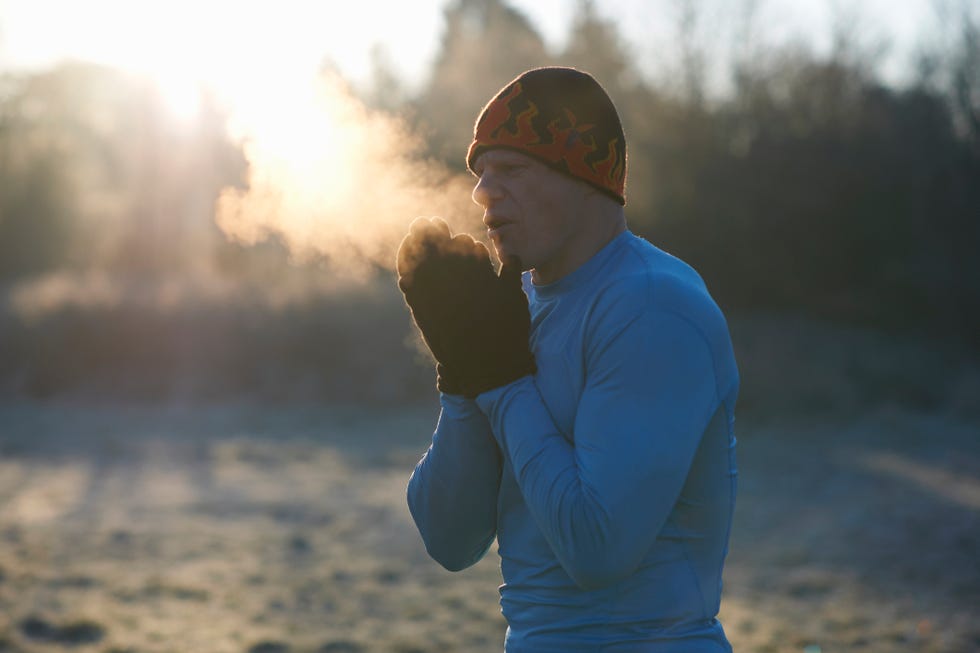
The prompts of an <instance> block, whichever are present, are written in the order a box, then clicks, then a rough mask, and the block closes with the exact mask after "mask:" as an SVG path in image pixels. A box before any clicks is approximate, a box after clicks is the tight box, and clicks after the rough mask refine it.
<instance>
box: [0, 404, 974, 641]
mask: <svg viewBox="0 0 980 653" xmlns="http://www.w3.org/2000/svg"><path fill="white" fill-rule="evenodd" d="M436 410H437V408H436V406H435V405H434V404H432V405H430V404H422V405H412V406H402V407H389V408H387V409H384V410H380V409H378V408H377V407H370V406H368V407H363V406H362V407H358V406H338V407H324V406H321V407H315V408H310V407H298V406H295V405H282V406H268V405H265V406H249V405H246V404H234V405H221V406H206V407H201V406H197V407H189V406H182V407H181V406H168V407H161V406H135V405H131V404H130V405H119V404H115V405H113V404H102V405H96V404H92V403H71V402H64V401H62V402H46V403H38V402H8V403H6V404H2V405H0V652H11V651H20V652H25V653H27V652H38V653H42V652H43V653H54V652H55V651H63V650H68V649H70V650H73V651H78V652H80V653H88V652H97V653H123V652H132V653H154V652H160V653H163V652H174V653H188V652H192V653H193V652H199V651H200V652H204V653H225V652H228V653H287V652H288V653H313V652H317V653H327V652H333V653H342V652H347V653H352V652H356V651H364V652H372V653H373V652H375V651H378V652H382V653H384V652H392V653H409V652H412V651H418V652H423V651H425V652H428V651H431V652H452V651H457V652H464V651H465V652H474V653H480V652H498V653H499V652H500V651H501V650H502V646H501V644H502V638H503V632H504V627H505V626H504V622H503V619H502V618H501V616H500V611H499V606H498V604H497V598H498V597H497V586H498V585H499V583H500V577H499V568H498V564H499V561H498V558H497V556H496V554H495V552H494V551H493V550H491V552H490V553H489V554H488V555H487V557H486V558H485V559H484V560H483V561H482V562H480V563H479V564H478V565H476V566H475V567H473V568H471V569H468V570H466V571H463V572H460V573H450V572H447V571H444V570H442V569H441V568H439V567H438V566H437V565H436V564H435V563H433V562H432V561H431V560H429V559H428V558H427V556H426V554H425V552H424V550H423V548H422V546H421V543H420V541H419V538H418V535H417V533H416V531H415V529H414V526H413V525H412V522H411V519H410V516H409V514H408V510H407V507H406V505H405V500H404V491H405V484H406V481H407V479H408V475H409V473H410V471H411V469H412V467H413V466H414V463H415V462H416V460H417V459H418V457H419V455H420V454H421V453H422V451H424V448H425V446H426V445H427V442H428V439H429V437H430V435H431V431H432V427H433V424H434V419H435V416H436ZM978 433H980V424H978V422H977V421H975V420H973V419H971V418H966V417H958V416H953V415H949V414H942V413H923V412H916V411H912V410H909V409H904V408H902V407H899V406H894V405H892V406H888V405H884V406H879V407H876V408H868V409H866V410H861V411H856V412H851V413H849V414H848V415H846V416H845V415H840V416H837V417H831V416H826V417H822V418H819V419H818V418H812V417H811V418H807V419H803V418H796V419H779V420H777V419H763V418H761V417H759V418H753V417H751V416H749V417H745V418H742V419H740V422H739V436H740V437H739V445H738V455H739V467H740V485H739V497H738V508H737V513H736V520H735V526H734V531H733V535H732V546H731V551H730V554H729V558H728V564H727V566H726V572H725V591H724V598H723V604H722V605H723V607H722V613H721V615H720V616H721V619H722V621H723V623H724V624H725V627H726V630H727V631H728V633H729V636H730V639H731V640H732V643H733V644H734V647H735V650H736V651H738V652H746V653H749V652H755V651H759V652H767V651H768V652H783V651H787V652H788V651H796V652H799V653H803V652H805V653H818V652H819V653H831V652H834V653H836V652H839V651H861V652H875V653H886V652H887V653H892V652H905V651H908V652H912V651H915V652H924V653H930V652H951V653H959V652H963V653H967V652H969V651H976V650H980V625H977V622H976V606H977V605H980V555H978V553H977V552H978V551H980V438H978V437H977V434H978Z"/></svg>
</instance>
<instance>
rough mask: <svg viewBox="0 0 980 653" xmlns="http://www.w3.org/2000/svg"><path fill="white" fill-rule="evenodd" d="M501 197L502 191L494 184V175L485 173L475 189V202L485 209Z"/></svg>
mask: <svg viewBox="0 0 980 653" xmlns="http://www.w3.org/2000/svg"><path fill="white" fill-rule="evenodd" d="M499 197H500V189H499V188H498V187H497V185H496V184H494V182H493V175H490V174H487V173H483V175H481V176H480V179H479V181H477V182H476V186H474V187H473V201H474V202H476V203H477V204H479V205H480V206H482V207H483V208H485V209H488V208H490V206H491V205H492V204H493V203H494V202H495V201H496V200H497V199H498V198H499Z"/></svg>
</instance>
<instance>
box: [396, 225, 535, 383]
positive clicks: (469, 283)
mask: <svg viewBox="0 0 980 653" xmlns="http://www.w3.org/2000/svg"><path fill="white" fill-rule="evenodd" d="M396 266H397V271H398V287H399V288H400V289H401V291H402V293H403V294H404V296H405V302H406V303H407V304H408V306H409V308H410V309H411V311H412V318H413V319H414V320H415V324H416V326H417V327H418V329H419V331H420V332H421V333H422V338H423V340H425V343H426V345H427V346H428V347H429V350H430V351H431V352H432V355H433V357H434V358H435V359H436V372H437V382H436V385H437V387H438V388H439V390H440V391H442V392H445V393H447V394H461V395H465V396H467V397H475V396H476V395H478V394H480V393H481V392H485V391H487V390H490V389H492V388H496V387H499V386H502V385H506V384H507V383H510V382H511V381H515V380H517V379H519V378H521V377H522V376H525V375H527V374H533V373H534V372H535V371H536V366H535V363H534V356H533V355H532V354H531V351H530V349H529V346H528V336H529V334H530V330H531V317H530V314H529V312H528V304H527V295H525V294H524V290H523V288H522V287H521V265H520V261H519V260H518V259H516V258H515V259H512V260H509V261H504V263H503V265H501V269H500V275H499V276H498V275H497V273H496V272H494V269H493V264H492V263H491V262H490V252H489V251H487V248H486V247H485V246H484V245H483V244H482V243H479V242H477V241H475V240H473V238H472V237H470V236H469V235H467V234H459V235H456V236H453V235H452V232H451V231H450V230H449V225H447V224H446V223H445V222H444V221H443V220H440V219H438V218H434V219H431V220H430V219H428V218H418V219H416V220H415V221H414V222H412V225H411V226H410V227H409V232H408V235H407V236H405V238H404V239H403V240H402V242H401V245H400V246H399V248H398V256H397V262H396Z"/></svg>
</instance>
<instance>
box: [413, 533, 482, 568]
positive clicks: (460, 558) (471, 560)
mask: <svg viewBox="0 0 980 653" xmlns="http://www.w3.org/2000/svg"><path fill="white" fill-rule="evenodd" d="M422 542H423V543H424V544H425V551H426V553H428V554H429V557H430V558H432V559H433V560H435V561H436V562H438V563H439V565H440V566H442V567H443V568H444V569H445V570H446V571H463V570H464V569H467V568H469V567H472V566H473V565H475V564H476V563H477V562H479V561H480V559H481V558H483V555H484V554H485V553H486V552H487V549H489V548H490V547H489V544H487V545H485V546H482V547H476V548H475V549H472V550H469V551H467V550H464V549H463V548H462V547H460V546H458V545H456V546H447V544H446V543H445V542H440V541H435V540H430V539H427V538H422Z"/></svg>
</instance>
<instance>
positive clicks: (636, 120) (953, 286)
mask: <svg viewBox="0 0 980 653" xmlns="http://www.w3.org/2000/svg"><path fill="white" fill-rule="evenodd" d="M677 4H678V10H679V14H678V29H677V37H678V38H677V40H676V42H675V43H673V44H664V47H669V46H671V45H673V46H674V48H675V49H676V50H678V51H679V55H680V56H678V57H675V59H678V60H679V65H678V66H677V67H676V69H675V70H674V71H672V74H671V75H666V74H665V75H662V76H661V78H662V80H666V81H661V82H660V83H658V82H657V81H656V80H654V81H651V78H650V75H644V74H643V72H642V71H641V70H640V68H639V64H638V62H637V59H636V57H635V56H633V55H632V54H631V53H630V51H629V50H628V48H627V47H626V46H625V45H624V44H623V41H622V39H621V38H620V37H619V35H618V34H617V31H616V28H615V26H614V24H613V23H612V22H611V21H610V20H608V19H605V18H603V17H601V16H599V15H598V14H597V13H596V11H595V9H594V7H593V5H592V3H591V2H587V1H586V2H580V3H579V11H578V13H577V16H576V18H575V20H574V21H573V24H572V28H571V33H570V35H569V38H568V41H567V43H568V44H567V46H566V48H565V50H564V51H563V52H560V53H558V54H551V53H549V52H548V51H547V49H546V47H545V45H544V43H543V41H542V39H541V38H540V36H539V35H538V34H537V33H536V32H535V31H534V29H533V28H532V26H531V25H530V24H529V23H528V22H527V21H526V19H525V18H524V17H523V16H522V15H521V14H519V13H518V12H515V11H514V10H512V9H509V8H508V7H507V5H506V4H505V3H502V2H499V1H497V0H460V1H458V2H456V3H454V4H453V5H452V6H450V7H449V8H448V9H447V11H446V25H447V29H446V34H445V37H444V40H443V44H442V50H441V52H440V54H439V56H438V57H437V59H436V61H435V64H434V68H433V71H432V75H431V81H430V82H429V84H428V86H427V87H426V88H424V89H423V90H422V92H421V94H420V97H419V98H417V99H415V100H414V101H412V102H410V103H409V105H410V107H411V108H412V110H413V111H414V113H415V115H416V116H417V120H418V122H419V124H420V125H422V126H423V128H426V129H429V130H431V132H432V139H431V140H432V144H433V148H434V151H435V152H436V153H437V154H439V155H440V156H443V157H448V160H449V161H451V162H452V163H454V164H455V165H460V161H461V159H462V156H461V154H460V153H461V152H464V151H465V147H466V145H467V144H468V142H469V139H470V134H471V129H472V122H471V121H472V119H473V118H472V117H475V116H476V115H477V112H478V111H479V109H480V107H481V106H482V104H483V102H485V101H486V100H487V99H488V98H489V97H490V94H492V93H493V92H494V91H495V90H496V89H497V88H499V87H500V86H501V85H502V84H503V83H505V82H506V81H507V80H509V79H510V78H511V77H512V76H513V72H514V71H520V70H523V69H525V68H528V67H531V66H536V65H542V64H543V63H553V64H561V65H572V66H578V67H581V68H583V69H585V70H589V71H590V72H593V73H594V74H595V75H596V76H597V77H598V79H600V81H602V83H603V84H604V85H605V86H606V87H607V89H608V90H609V91H610V93H611V94H612V95H613V97H614V99H615V101H616V102H617V105H618V107H619V109H620V111H621V113H622V114H623V120H624V125H625V129H626V133H627V140H628V143H629V165H630V173H629V180H628V189H627V193H628V206H627V211H628V217H629V221H630V225H631V226H632V228H633V229H634V230H635V231H636V232H638V233H640V234H642V235H644V236H646V237H648V238H649V239H650V240H652V241H653V242H655V243H657V244H659V245H661V246H662V247H664V248H665V249H668V250H669V251H672V252H674V253H676V254H678V255H680V256H681V257H683V258H685V259H687V260H689V261H690V262H692V263H693V264H694V265H695V266H696V267H697V268H698V269H699V270H701V271H702V273H703V274H704V276H705V277H706V278H707V280H708V282H709V284H710V286H711V287H712V288H713V290H714V292H715V294H716V296H717V297H718V299H719V300H720V301H721V302H722V303H723V304H724V305H725V306H726V307H727V308H728V309H730V310H737V311H743V310H744V311H749V310H758V309H765V310H773V311H794V312H798V311H799V312H804V313H807V314H810V315H816V316H820V317H823V318H827V319H832V320H838V321H844V322H852V323H853V322H856V323H860V324H864V325H873V326H878V327H884V328H887V329H893V330H897V331H899V332H908V331H913V332H917V333H923V332H928V333H937V332H938V333H942V334H945V335H948V334H953V335H955V336H957V337H961V338H963V339H964V340H966V341H968V342H973V343H974V344H975V343H976V342H977V340H978V339H976V337H975V334H976V333H980V257H978V256H977V255H976V254H975V249H976V247H977V246H978V245H980V30H978V25H977V24H976V23H975V22H974V17H973V16H972V15H971V14H970V12H969V10H968V7H967V5H966V4H964V5H962V6H961V7H960V11H959V12H958V13H957V12H953V13H951V14H949V15H948V16H947V20H948V21H949V22H950V23H951V25H950V26H949V29H948V31H949V32H950V37H951V40H950V41H947V42H945V43H944V45H943V47H939V46H936V47H934V48H932V49H927V48H926V47H925V46H923V50H922V53H921V55H920V57H919V62H918V73H917V75H916V76H915V77H914V78H913V79H912V81H910V82H909V84H908V85H907V86H906V87H903V88H893V87H890V86H888V85H886V84H885V83H884V82H883V81H881V79H880V78H879V76H878V74H877V73H876V71H875V70H874V66H873V63H874V56H875V55H874V52H872V51H871V48H869V47H865V46H864V45H863V44H862V43H861V41H860V38H859V35H857V34H854V33H853V32H851V31H848V29H847V27H846V26H842V27H840V28H839V29H840V30H841V32H840V33H839V34H836V35H835V37H836V38H835V43H836V47H835V49H834V50H833V52H831V53H830V54H829V55H827V56H823V57H820V56H817V55H814V54H812V53H810V52H808V51H807V50H806V49H804V48H802V46H790V47H784V48H781V49H777V50H775V51H766V52H762V51H760V50H761V48H760V47H757V46H755V45H754V44H753V43H751V42H750V41H745V40H742V41H739V42H738V43H739V47H738V49H737V50H736V53H735V54H734V55H733V56H732V59H731V61H730V62H729V64H728V66H729V71H728V75H727V77H728V80H727V81H728V82H729V83H728V84H727V88H728V89H729V90H726V91H725V92H723V93H712V92H711V89H710V88H708V86H709V84H708V79H707V78H708V75H707V69H708V61H707V59H708V57H709V55H708V50H707V47H706V44H703V43H699V42H698V41H697V38H696V34H697V30H696V23H697V21H698V19H699V17H698V14H697V5H696V3H689V2H680V3H677ZM731 19H732V22H733V23H735V22H739V21H741V22H740V23H739V24H741V25H742V30H741V33H743V34H744V33H751V31H752V30H750V29H746V28H745V23H747V22H751V20H752V16H751V15H747V16H742V17H739V16H732V17H731ZM488 53H492V55H491V54H488ZM383 95H385V94H384V93H381V94H378V95H377V96H383ZM377 96H376V97H377Z"/></svg>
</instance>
